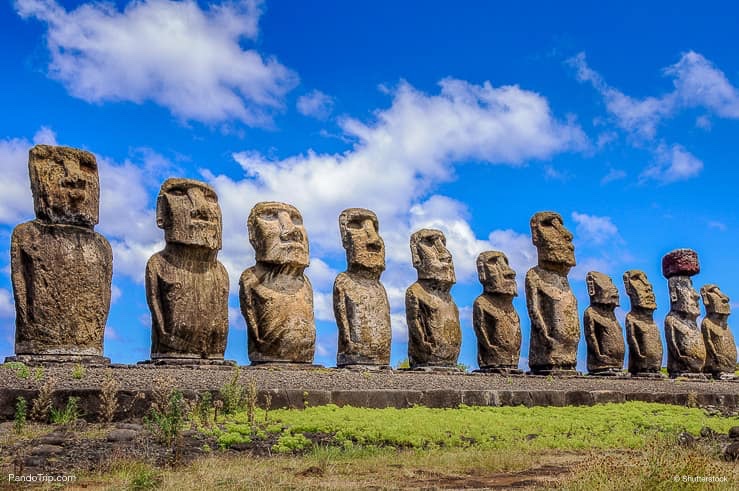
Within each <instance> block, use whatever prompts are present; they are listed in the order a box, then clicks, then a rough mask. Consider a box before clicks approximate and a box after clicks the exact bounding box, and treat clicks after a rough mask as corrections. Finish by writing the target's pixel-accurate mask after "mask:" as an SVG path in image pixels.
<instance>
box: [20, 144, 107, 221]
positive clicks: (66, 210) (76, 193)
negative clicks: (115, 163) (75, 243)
mask: <svg viewBox="0 0 739 491" xmlns="http://www.w3.org/2000/svg"><path fill="white" fill-rule="evenodd" d="M28 171H29V174H30V176H31V191H32V192H33V208H34V211H35V212H36V216H37V217H38V218H39V219H41V220H43V221H45V222H49V223H61V224H66V225H79V226H82V227H89V228H93V227H94V226H95V224H96V223H98V219H99V218H98V217H99V211H98V210H99V205H100V182H99V179H98V167H97V161H96V160H95V156H94V155H93V154H91V153H90V152H85V151H83V150H77V149H75V148H69V147H54V146H50V145H36V146H35V147H33V148H32V149H31V150H30V151H29V152H28Z"/></svg>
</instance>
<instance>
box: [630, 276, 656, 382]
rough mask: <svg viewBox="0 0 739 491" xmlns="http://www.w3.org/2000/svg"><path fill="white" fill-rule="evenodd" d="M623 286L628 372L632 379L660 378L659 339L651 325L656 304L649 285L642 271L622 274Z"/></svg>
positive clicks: (654, 325) (653, 324)
mask: <svg viewBox="0 0 739 491" xmlns="http://www.w3.org/2000/svg"><path fill="white" fill-rule="evenodd" d="M624 287H625V288H626V294H627V295H628V296H629V299H630V300H631V312H629V313H628V314H626V339H627V340H628V343H629V373H630V374H631V376H632V377H647V378H662V377H663V375H662V374H661V373H660V368H661V367H662V340H661V339H660V335H659V328H658V327H657V324H656V323H655V322H654V318H653V316H654V311H655V310H657V302H656V300H655V298H654V291H653V289H652V284H651V283H650V282H649V280H648V279H647V275H646V274H645V273H644V272H643V271H639V270H635V269H632V270H629V271H627V272H625V273H624Z"/></svg>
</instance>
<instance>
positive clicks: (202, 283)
mask: <svg viewBox="0 0 739 491" xmlns="http://www.w3.org/2000/svg"><path fill="white" fill-rule="evenodd" d="M146 287H147V296H148V297H149V298H153V297H155V296H156V300H155V301H154V303H155V305H152V309H151V310H152V347H151V351H152V353H153V356H154V358H162V357H175V358H176V357H178V356H187V355H190V356H195V357H199V358H207V359H222V358H223V356H224V353H225V351H226V338H227V337H228V273H227V272H226V268H225V267H224V266H223V264H221V263H220V262H215V263H212V262H194V261H186V260H182V258H178V257H176V256H171V255H169V254H167V253H166V252H164V251H162V252H158V253H156V254H155V255H154V256H152V257H151V258H150V259H149V262H148V263H147V264H146ZM224 306H225V308H224Z"/></svg>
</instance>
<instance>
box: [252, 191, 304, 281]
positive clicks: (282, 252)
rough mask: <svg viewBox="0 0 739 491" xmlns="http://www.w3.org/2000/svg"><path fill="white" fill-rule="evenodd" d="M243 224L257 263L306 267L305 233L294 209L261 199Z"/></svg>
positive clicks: (299, 217) (298, 213) (301, 221)
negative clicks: (247, 230)
mask: <svg viewBox="0 0 739 491" xmlns="http://www.w3.org/2000/svg"><path fill="white" fill-rule="evenodd" d="M246 224H247V228H248V229H249V242H250V243H251V245H252V247H254V251H255V252H256V258H257V261H258V262H264V263H271V264H286V265H292V266H295V267H303V268H306V267H308V264H309V260H308V234H307V233H306V231H305V227H303V217H302V216H301V215H300V212H299V211H298V209H297V208H295V207H294V206H292V205H288V204H286V203H278V202H276V201H262V202H261V203H257V204H256V205H254V208H252V209H251V213H249V218H248V220H247V222H246Z"/></svg>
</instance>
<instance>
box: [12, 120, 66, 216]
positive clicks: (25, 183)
mask: <svg viewBox="0 0 739 491" xmlns="http://www.w3.org/2000/svg"><path fill="white" fill-rule="evenodd" d="M35 144H47V145H55V144H56V135H55V134H54V132H53V131H52V130H51V129H49V128H47V127H41V128H40V129H39V130H38V131H37V132H36V134H35V135H34V136H33V139H32V141H29V140H27V139H25V138H10V139H5V140H0V162H2V163H3V172H2V173H0V188H2V190H3V192H2V193H0V223H5V224H9V225H15V224H16V223H18V222H20V221H22V220H23V219H27V218H30V217H32V216H33V198H32V197H31V183H30V181H29V180H28V151H29V150H30V149H31V147H32V146H33V145H35Z"/></svg>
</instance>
